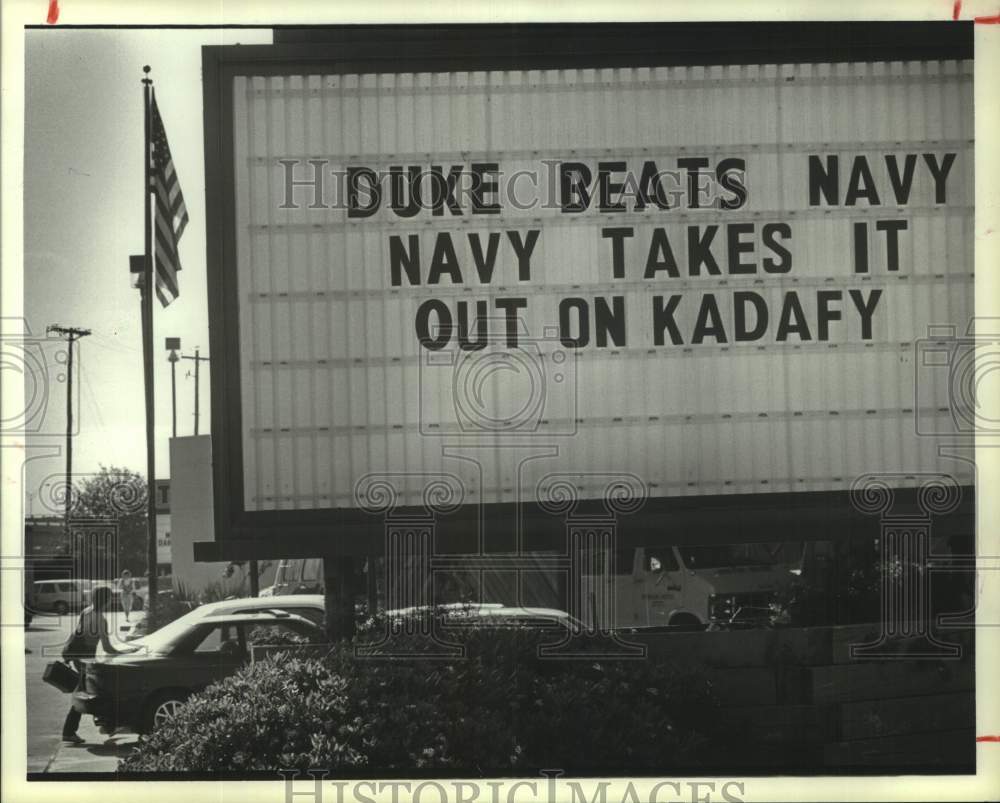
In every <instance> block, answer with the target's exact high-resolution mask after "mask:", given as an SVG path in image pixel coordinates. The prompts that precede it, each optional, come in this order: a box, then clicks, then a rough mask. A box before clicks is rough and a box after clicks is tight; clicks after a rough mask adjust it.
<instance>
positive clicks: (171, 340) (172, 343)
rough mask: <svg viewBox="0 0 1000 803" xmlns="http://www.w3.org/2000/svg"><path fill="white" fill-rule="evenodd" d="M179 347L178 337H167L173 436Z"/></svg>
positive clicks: (175, 417)
mask: <svg viewBox="0 0 1000 803" xmlns="http://www.w3.org/2000/svg"><path fill="white" fill-rule="evenodd" d="M180 347H181V339H180V338H179V337H168V338H167V343H166V348H167V351H169V352H170V354H168V355H167V359H168V360H169V361H170V414H171V419H172V421H173V433H174V437H175V438H176V437H177V361H178V360H179V359H180V357H178V356H177V352H178V351H179V350H180ZM196 434H197V433H196Z"/></svg>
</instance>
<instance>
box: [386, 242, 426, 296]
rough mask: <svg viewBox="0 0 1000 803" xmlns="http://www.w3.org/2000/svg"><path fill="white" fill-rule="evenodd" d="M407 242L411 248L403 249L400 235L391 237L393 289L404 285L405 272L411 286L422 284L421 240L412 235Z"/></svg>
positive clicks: (390, 267) (390, 268) (390, 260)
mask: <svg viewBox="0 0 1000 803" xmlns="http://www.w3.org/2000/svg"><path fill="white" fill-rule="evenodd" d="M407 242H408V243H409V246H408V247H407V248H403V241H402V239H401V238H400V237H399V236H398V235H396V234H390V235H389V276H390V281H391V282H392V286H393V287H399V286H400V285H401V284H402V283H403V271H404V270H405V271H406V278H407V279H408V280H409V282H410V284H420V238H419V237H418V236H417V235H416V234H411V235H410V236H409V237H407Z"/></svg>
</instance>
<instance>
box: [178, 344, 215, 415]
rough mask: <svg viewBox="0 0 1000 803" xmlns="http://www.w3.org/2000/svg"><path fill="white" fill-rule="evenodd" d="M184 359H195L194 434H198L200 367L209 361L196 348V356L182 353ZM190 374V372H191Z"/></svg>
mask: <svg viewBox="0 0 1000 803" xmlns="http://www.w3.org/2000/svg"><path fill="white" fill-rule="evenodd" d="M181 359H182V360H194V434H195V435H197V434H198V409H199V407H198V399H199V394H198V369H199V368H200V366H201V364H202V363H203V362H209V358H208V357H202V356H201V349H199V348H196V349H195V350H194V356H193V357H189V356H187V355H186V354H182V355H181ZM189 376H190V374H189Z"/></svg>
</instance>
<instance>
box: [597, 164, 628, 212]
mask: <svg viewBox="0 0 1000 803" xmlns="http://www.w3.org/2000/svg"><path fill="white" fill-rule="evenodd" d="M625 167H626V165H625V162H598V163H597V189H598V208H599V209H600V210H601V211H602V212H624V211H625V202H624V201H622V200H621V192H622V189H623V188H624V186H625V185H624V184H622V183H621V182H620V181H612V180H611V174H612V173H624V172H625ZM612 196H616V197H617V198H618V200H617V201H614V200H612Z"/></svg>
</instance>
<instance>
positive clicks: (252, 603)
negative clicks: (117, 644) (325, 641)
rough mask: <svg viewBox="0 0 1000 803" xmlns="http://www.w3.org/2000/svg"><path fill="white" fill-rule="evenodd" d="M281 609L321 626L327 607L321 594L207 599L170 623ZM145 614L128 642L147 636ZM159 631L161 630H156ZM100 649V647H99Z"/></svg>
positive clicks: (125, 638)
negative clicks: (204, 602) (209, 600)
mask: <svg viewBox="0 0 1000 803" xmlns="http://www.w3.org/2000/svg"><path fill="white" fill-rule="evenodd" d="M268 610H282V611H286V612H288V613H294V614H296V615H297V616H304V617H305V618H306V619H308V620H309V621H311V622H313V623H315V624H317V625H320V626H322V624H323V617H324V616H325V611H326V609H325V608H324V607H323V595H322V594H294V595H293V594H288V595H285V596H281V597H244V598H240V599H224V600H220V601H219V602H208V603H206V604H204V605H199V606H198V607H197V608H195V609H194V610H193V611H191V612H190V613H186V614H184V615H183V616H181V617H180V618H179V619H175V620H174V622H172V623H171V624H176V623H177V622H180V621H181V620H184V621H188V622H197V621H198V620H199V619H202V618H203V617H206V616H220V615H223V614H231V613H254V612H256V611H268ZM168 626H169V625H168ZM146 627H147V622H146V618H145V617H142V618H140V619H138V620H137V621H135V622H134V623H133V624H132V626H131V628H130V629H129V630H128V631H127V632H126V633H125V635H124V636H122V639H123V640H124V641H127V642H133V641H135V640H137V639H141V638H143V637H144V636H146V634H147V631H146ZM157 632H158V631H157ZM99 652H100V651H99Z"/></svg>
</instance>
